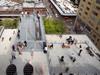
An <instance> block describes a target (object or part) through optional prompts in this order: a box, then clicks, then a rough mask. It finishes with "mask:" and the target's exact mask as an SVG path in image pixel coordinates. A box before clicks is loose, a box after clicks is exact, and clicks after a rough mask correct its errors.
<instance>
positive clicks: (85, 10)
mask: <svg viewBox="0 0 100 75" xmlns="http://www.w3.org/2000/svg"><path fill="white" fill-rule="evenodd" d="M74 30H75V31H76V33H86V34H87V35H88V36H89V37H90V38H91V40H92V41H93V42H94V44H95V45H96V46H97V47H98V49H99V50H100V0H81V1H80V5H79V9H78V16H77V18H76V21H75V24H74Z"/></svg>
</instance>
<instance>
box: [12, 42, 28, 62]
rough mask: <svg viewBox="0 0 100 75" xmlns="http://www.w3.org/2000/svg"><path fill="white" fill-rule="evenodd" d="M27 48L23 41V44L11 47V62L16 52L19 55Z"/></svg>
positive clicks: (19, 43)
mask: <svg viewBox="0 0 100 75" xmlns="http://www.w3.org/2000/svg"><path fill="white" fill-rule="evenodd" d="M25 47H27V42H26V41H24V42H23V43H22V42H18V43H17V45H14V44H13V45H12V52H11V56H12V61H13V60H14V59H16V51H18V52H19V55H21V54H22V50H23V49H24V48H25Z"/></svg>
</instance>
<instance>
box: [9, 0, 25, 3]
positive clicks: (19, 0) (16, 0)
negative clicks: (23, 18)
mask: <svg viewBox="0 0 100 75" xmlns="http://www.w3.org/2000/svg"><path fill="white" fill-rule="evenodd" d="M11 1H14V2H17V3H22V2H23V1H24V0H11Z"/></svg>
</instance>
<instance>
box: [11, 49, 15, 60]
mask: <svg viewBox="0 0 100 75" xmlns="http://www.w3.org/2000/svg"><path fill="white" fill-rule="evenodd" d="M15 55H16V51H15V50H12V52H11V56H12V61H13V60H14V59H16V56H15Z"/></svg>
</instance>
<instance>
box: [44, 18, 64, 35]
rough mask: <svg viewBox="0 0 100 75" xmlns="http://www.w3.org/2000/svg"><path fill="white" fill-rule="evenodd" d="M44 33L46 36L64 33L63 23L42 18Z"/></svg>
mask: <svg viewBox="0 0 100 75" xmlns="http://www.w3.org/2000/svg"><path fill="white" fill-rule="evenodd" d="M43 20H44V26H45V31H46V33H47V34H62V33H64V32H65V31H64V23H63V22H62V21H61V20H55V19H53V18H43Z"/></svg>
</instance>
